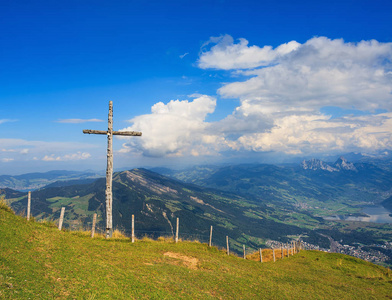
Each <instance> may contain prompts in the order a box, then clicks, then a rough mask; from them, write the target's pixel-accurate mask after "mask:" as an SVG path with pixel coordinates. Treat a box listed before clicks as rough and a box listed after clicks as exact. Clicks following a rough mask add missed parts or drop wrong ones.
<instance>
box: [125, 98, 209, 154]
mask: <svg viewBox="0 0 392 300" xmlns="http://www.w3.org/2000/svg"><path fill="white" fill-rule="evenodd" d="M215 106H216V99H215V98H213V97H210V96H205V95H199V96H198V97H197V98H195V99H193V100H192V101H188V100H182V101H180V100H171V101H170V102H169V103H167V104H164V103H163V102H158V103H156V104H155V105H154V106H152V108H151V114H146V115H141V116H138V117H136V118H134V119H132V120H130V122H131V123H133V125H132V126H131V127H128V128H125V129H124V130H135V131H142V132H143V136H142V137H141V138H130V139H129V141H130V143H131V144H132V145H133V146H135V147H137V148H138V149H139V150H140V151H142V152H143V154H144V155H146V156H157V157H159V156H164V155H171V156H180V155H184V154H185V153H187V154H189V153H191V152H192V151H193V155H197V154H196V153H197V151H198V150H197V149H196V148H197V146H196V147H195V148H193V146H195V145H196V144H197V143H198V142H200V141H201V140H202V138H203V133H204V132H205V130H206V127H207V126H208V123H207V122H205V118H206V117H207V115H208V114H211V113H213V112H214V110H215ZM120 151H121V152H123V153H124V152H127V151H129V146H128V145H127V144H124V145H123V149H122V150H120Z"/></svg>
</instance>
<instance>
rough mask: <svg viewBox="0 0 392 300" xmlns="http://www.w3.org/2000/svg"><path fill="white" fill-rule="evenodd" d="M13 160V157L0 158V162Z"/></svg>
mask: <svg viewBox="0 0 392 300" xmlns="http://www.w3.org/2000/svg"><path fill="white" fill-rule="evenodd" d="M13 160H14V159H13V158H2V159H1V161H2V162H5V163H7V162H11V161H13Z"/></svg>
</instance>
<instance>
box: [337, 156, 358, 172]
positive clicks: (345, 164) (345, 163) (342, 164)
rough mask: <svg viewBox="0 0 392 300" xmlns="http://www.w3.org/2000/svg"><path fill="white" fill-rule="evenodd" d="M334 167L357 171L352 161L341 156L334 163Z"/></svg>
mask: <svg viewBox="0 0 392 300" xmlns="http://www.w3.org/2000/svg"><path fill="white" fill-rule="evenodd" d="M334 167H335V168H336V169H339V170H346V171H358V170H357V168H356V167H355V166H354V164H353V163H351V162H348V161H347V160H346V159H345V158H344V157H343V156H341V157H339V159H338V160H337V161H336V162H335V163H334Z"/></svg>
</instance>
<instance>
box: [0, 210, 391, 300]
mask: <svg viewBox="0 0 392 300" xmlns="http://www.w3.org/2000/svg"><path fill="white" fill-rule="evenodd" d="M0 241H1V243H0V299H28V298H30V299H53V298H56V299H176V298H177V299H178V298H181V299H261V298H267V299H387V298H388V297H389V298H391V295H392V293H391V291H392V278H391V274H390V273H389V270H388V269H385V268H383V267H380V266H376V265H374V264H371V263H368V262H365V261H363V260H359V259H356V258H353V257H350V256H345V255H341V254H328V253H322V252H317V251H302V252H300V253H299V254H296V255H294V256H291V257H289V258H285V259H283V260H278V261H277V262H276V263H273V262H265V263H260V262H258V261H257V255H256V256H254V255H253V256H249V259H248V260H244V259H242V258H239V257H236V256H232V255H230V256H227V255H226V254H225V252H224V251H222V250H219V249H217V248H215V247H212V248H209V247H208V246H207V245H205V244H200V243H195V242H186V241H185V242H180V243H177V244H175V243H173V242H172V241H171V240H170V239H163V238H162V239H160V240H158V241H152V240H149V239H142V240H138V241H137V242H135V243H131V242H130V240H129V239H126V238H125V239H124V238H119V239H110V240H105V239H103V238H94V239H91V238H90V237H89V235H88V234H86V233H85V232H68V231H59V230H57V228H55V227H53V225H52V224H51V223H50V222H46V223H38V222H34V221H30V222H27V221H26V220H25V219H24V218H22V217H20V216H16V215H14V214H13V213H12V212H11V211H10V209H9V208H8V207H7V206H6V205H5V204H2V203H0ZM268 256H271V255H268V251H267V252H266V253H265V257H266V258H267V257H268ZM252 258H253V259H255V261H253V260H252Z"/></svg>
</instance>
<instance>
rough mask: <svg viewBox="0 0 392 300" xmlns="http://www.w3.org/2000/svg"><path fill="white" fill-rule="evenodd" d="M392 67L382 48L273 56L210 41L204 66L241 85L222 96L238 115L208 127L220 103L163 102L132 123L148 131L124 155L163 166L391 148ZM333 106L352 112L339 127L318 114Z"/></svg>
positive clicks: (283, 48) (340, 44)
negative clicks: (175, 161)
mask: <svg viewBox="0 0 392 300" xmlns="http://www.w3.org/2000/svg"><path fill="white" fill-rule="evenodd" d="M391 62H392V43H380V42H377V41H375V40H371V41H361V42H359V43H347V42H345V41H344V40H342V39H336V40H331V39H328V38H326V37H315V38H312V39H310V40H308V41H306V42H305V43H303V44H300V43H298V42H296V41H289V42H287V43H284V44H282V45H279V46H277V47H275V48H273V47H272V46H268V45H267V46H265V45H264V46H256V45H253V46H252V45H249V42H248V41H247V40H245V39H239V40H238V41H234V39H233V38H232V37H231V36H228V35H225V36H221V37H217V38H210V40H209V41H208V42H207V43H205V44H204V45H203V47H202V51H201V53H200V57H199V60H198V66H199V67H200V68H202V69H207V68H210V69H221V70H227V71H228V73H229V74H231V75H233V78H235V79H234V80H236V81H233V82H230V83H224V84H223V85H222V87H221V88H220V89H218V91H217V92H218V96H220V97H221V98H223V99H224V98H234V99H238V100H239V104H238V106H237V107H236V108H235V109H234V111H233V112H232V113H231V114H229V115H228V116H227V117H225V118H223V119H222V120H220V121H216V122H207V121H206V117H207V115H208V114H212V113H214V111H215V108H216V105H217V104H216V99H215V98H213V97H210V96H206V95H194V97H195V99H194V100H193V101H188V100H183V101H180V100H172V101H170V102H169V103H167V104H164V103H162V102H159V103H157V104H155V105H154V106H153V107H152V108H151V113H150V114H147V115H142V116H138V117H136V118H134V119H132V120H131V122H132V123H133V125H132V126H131V127H129V128H125V129H126V130H136V131H142V132H143V137H142V138H140V139H139V138H129V139H128V140H127V142H126V143H124V144H123V147H122V149H121V150H120V151H119V152H120V153H127V152H132V151H135V149H137V151H140V152H141V153H142V154H143V155H145V156H155V157H160V156H200V155H219V154H221V153H223V152H224V151H228V150H229V151H235V152H247V153H249V152H279V153H286V154H290V155H312V154H317V153H319V154H324V153H329V154H331V153H342V152H349V151H361V152H368V153H371V152H375V151H377V150H383V149H392V142H391V141H392V113H391V110H392V71H391V70H392V63H391ZM223 101H224V100H223ZM327 106H328V107H332V108H333V107H335V108H341V110H340V111H342V109H348V110H350V111H351V113H352V112H355V113H352V114H351V115H344V116H341V117H339V118H336V116H335V117H333V116H330V115H326V114H323V113H321V111H323V110H322V108H324V107H327ZM380 112H383V113H380ZM358 113H360V114H361V116H359V114H358Z"/></svg>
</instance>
